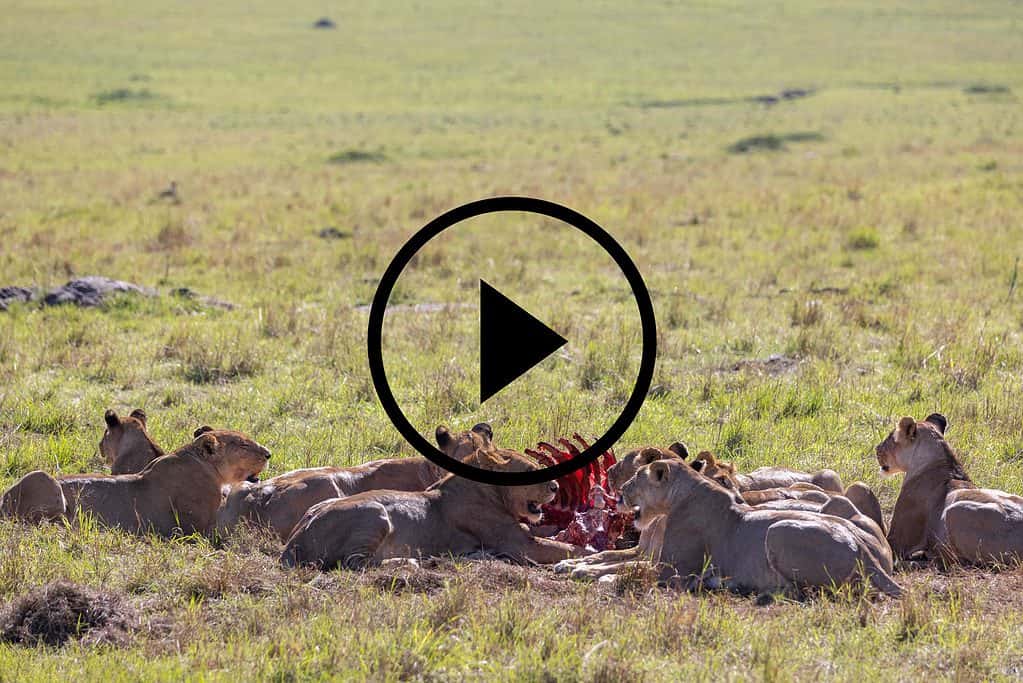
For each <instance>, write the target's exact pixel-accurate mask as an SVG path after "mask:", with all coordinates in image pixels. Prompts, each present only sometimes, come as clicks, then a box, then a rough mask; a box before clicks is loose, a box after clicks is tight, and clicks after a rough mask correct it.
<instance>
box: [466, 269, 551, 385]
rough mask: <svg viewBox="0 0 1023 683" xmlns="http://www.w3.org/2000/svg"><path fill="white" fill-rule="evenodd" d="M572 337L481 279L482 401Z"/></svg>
mask: <svg viewBox="0 0 1023 683" xmlns="http://www.w3.org/2000/svg"><path fill="white" fill-rule="evenodd" d="M567 343H568V340H567V339H565V338H564V337H562V336H561V335H560V334H558V333H557V332H555V331H554V330H552V329H551V328H549V327H547V326H546V325H544V324H543V323H542V322H540V321H539V320H537V319H536V318H534V317H533V316H531V315H530V314H529V313H527V312H526V311H525V310H524V309H523V308H522V307H521V306H519V305H518V304H516V303H515V302H514V301H512V300H511V299H509V298H508V297H506V296H505V295H504V294H501V293H500V292H499V291H497V290H496V289H494V288H493V287H491V286H490V285H489V284H487V283H486V282H484V281H483V280H480V403H483V402H484V401H486V400H487V399H488V398H490V397H491V396H493V395H494V394H496V393H497V392H499V391H501V389H504V388H505V387H506V386H508V385H509V384H511V383H512V382H514V381H515V380H516V379H518V378H519V377H521V376H522V375H523V374H525V373H526V372H527V371H529V369H530V368H532V367H533V366H534V365H536V364H537V363H539V362H540V361H542V360H543V359H544V358H546V357H547V356H549V355H551V354H552V353H554V352H555V351H557V350H558V349H560V348H561V347H562V346H564V345H565V344H567Z"/></svg>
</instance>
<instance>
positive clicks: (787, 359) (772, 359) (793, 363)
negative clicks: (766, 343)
mask: <svg viewBox="0 0 1023 683" xmlns="http://www.w3.org/2000/svg"><path fill="white" fill-rule="evenodd" d="M797 367H799V359H798V358H794V357H792V356H786V355H784V354H780V353H776V354H773V355H771V356H768V357H767V358H752V359H748V360H741V361H739V362H738V363H736V364H735V365H733V366H731V367H730V368H729V370H731V371H732V372H740V371H750V372H756V373H760V374H762V375H783V374H785V373H787V372H792V371H793V370H795V369H796V368H797Z"/></svg>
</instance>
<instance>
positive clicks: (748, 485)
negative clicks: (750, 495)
mask: <svg viewBox="0 0 1023 683" xmlns="http://www.w3.org/2000/svg"><path fill="white" fill-rule="evenodd" d="M696 461H702V462H704V463H705V465H704V466H703V469H702V470H701V472H702V473H703V474H704V476H706V477H709V478H711V479H713V480H714V481H716V482H718V483H719V484H721V485H722V486H724V487H725V488H734V489H736V490H738V491H741V492H743V493H745V492H746V491H759V490H762V489H773V488H784V487H788V486H792V485H793V484H799V483H806V484H813V485H814V486H818V487H820V488H821V489H823V490H824V491H832V492H834V493H842V492H843V486H842V478H841V477H840V476H839V475H838V473H837V472H835V471H834V470H820V471H818V472H800V471H799V470H793V469H789V468H787V467H758V468H757V469H755V470H753V471H752V472H750V473H749V474H741V473H739V472H738V471H737V470H736V468H735V465H733V464H732V463H730V462H725V461H723V460H718V459H717V458H715V457H714V454H712V453H711V452H709V451H703V452H702V453H700V454H699V455H698V456H696Z"/></svg>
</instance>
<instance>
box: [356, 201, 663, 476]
mask: <svg viewBox="0 0 1023 683" xmlns="http://www.w3.org/2000/svg"><path fill="white" fill-rule="evenodd" d="M503 211H517V212H521V213H533V214H539V215H542V216H547V217H549V218H554V219H556V220H559V221H561V222H563V223H567V224H569V225H571V226H572V227H574V228H576V229H577V230H580V231H581V232H583V233H584V234H586V235H587V236H588V237H589V238H590V239H592V240H594V241H595V242H596V243H597V244H599V245H600V246H601V247H602V248H603V249H604V251H606V252H607V253H608V254H609V255H610V256H611V258H612V259H613V260H614V262H615V263H616V264H617V265H618V267H619V268H620V269H621V271H622V273H623V274H624V275H625V278H626V280H628V282H629V286H630V287H631V288H632V296H633V297H634V298H635V300H636V304H637V306H638V307H639V318H640V323H641V325H642V336H643V352H642V355H641V357H640V363H639V373H638V375H637V377H636V383H635V385H634V386H633V388H632V393H631V394H630V396H629V400H628V401H627V402H626V403H625V407H624V408H623V409H622V412H621V413H620V414H619V415H618V419H616V420H615V421H614V423H612V425H611V427H610V428H608V430H607V431H606V432H605V433H604V435H603V436H601V437H600V438H599V439H597V440H596V441H595V442H594V443H592V444H590V447H589V448H587V449H586V450H584V451H583V452H582V453H581V454H579V455H577V456H575V457H574V458H572V459H570V460H566V461H565V462H560V463H558V464H556V465H551V466H550V467H545V468H543V469H539V470H533V471H530V472H495V471H491V470H483V469H479V468H478V467H473V466H472V465H467V464H465V463H463V462H461V461H460V460H455V459H454V458H450V457H448V456H447V455H446V454H445V453H444V452H443V451H441V450H440V449H439V448H437V447H436V446H434V445H433V444H432V443H430V442H429V441H428V440H427V439H426V438H425V437H424V436H423V435H422V434H420V433H419V432H418V431H417V430H416V428H415V427H413V426H412V423H411V422H409V421H408V418H406V417H405V413H404V412H402V410H401V407H400V406H399V405H398V402H397V401H396V400H395V398H394V394H393V393H391V387H390V385H389V384H388V383H387V373H386V371H385V370H384V359H383V346H382V336H383V325H384V312H385V310H386V308H387V302H388V300H389V299H390V297H391V292H392V291H393V289H394V285H395V284H396V283H397V281H398V277H400V275H401V273H402V271H403V270H404V269H405V267H406V266H407V265H408V264H409V262H410V261H411V260H412V258H413V257H414V256H415V255H416V253H417V252H418V251H419V250H420V249H422V248H423V247H424V246H425V245H426V243H427V242H429V241H430V240H432V239H433V238H434V237H436V236H437V235H439V234H440V233H441V232H443V231H444V230H447V229H448V228H450V227H451V226H453V225H455V224H457V223H460V222H462V221H464V220H467V219H469V218H475V217H476V216H481V215H484V214H488V213H499V212H503ZM367 345H368V348H369V370H370V374H371V376H372V378H373V387H374V389H376V392H377V398H379V399H380V404H381V405H382V406H383V408H384V412H385V413H387V416H388V417H389V418H390V420H391V422H392V423H393V424H394V426H395V427H396V428H397V429H398V432H400V433H401V435H402V436H403V437H404V438H405V440H406V441H408V442H409V444H411V445H412V447H413V448H415V449H416V450H417V451H419V452H420V453H421V454H423V456H425V457H426V458H427V459H428V460H430V461H431V462H433V463H434V464H436V465H438V466H439V467H442V468H444V469H445V470H447V471H448V472H451V473H453V474H457V475H458V476H460V477H465V478H467V479H472V480H473V481H478V482H480V483H483V484H494V485H498V486H527V485H531V484H540V483H543V482H545V481H551V480H553V479H557V478H558V477H563V476H565V475H566V474H570V473H572V472H575V471H576V470H578V469H581V468H583V467H585V466H586V465H588V464H590V463H591V462H593V461H594V460H596V459H597V458H598V457H600V455H601V454H603V453H604V452H605V451H607V450H608V449H609V448H611V447H612V446H613V445H614V444H615V443H617V441H618V439H620V438H621V437H622V435H623V434H624V433H625V430H626V429H628V428H629V425H631V424H632V422H633V420H635V419H636V416H637V415H638V414H639V410H640V408H641V407H642V406H643V402H644V401H645V400H646V395H647V392H648V391H649V390H650V382H651V380H652V379H653V376H654V364H655V363H656V359H657V322H656V320H655V319H654V306H653V303H652V302H651V300H650V293H649V292H648V291H647V288H646V283H644V282H643V277H642V276H641V275H640V273H639V269H638V268H636V264H635V263H633V261H632V259H631V258H629V255H628V254H627V253H626V252H625V249H623V248H622V246H621V245H620V244H618V242H616V241H615V239H614V238H613V237H612V236H611V235H610V233H608V232H607V231H606V230H604V229H603V228H602V227H600V226H599V225H597V224H596V223H594V222H593V221H592V220H590V219H589V218H587V217H586V216H584V215H582V214H581V213H578V212H577V211H573V210H572V209H569V208H568V207H565V206H562V205H560V204H555V203H554V202H549V201H547V200H544V199H537V198H535V197H519V196H505V197H489V198H486V199H480V200H477V201H474V202H469V203H468V204H463V205H462V206H459V207H456V208H454V209H451V210H450V211H447V212H445V213H443V214H441V215H440V216H438V217H436V218H434V219H433V220H432V221H430V222H429V223H427V224H426V225H425V226H424V227H423V228H422V229H420V230H419V232H417V233H416V234H414V235H413V236H412V237H411V238H410V239H409V240H408V242H406V243H405V244H404V245H403V246H402V248H401V249H400V250H399V251H398V253H397V254H395V256H394V258H393V259H392V260H391V263H390V264H389V265H388V266H387V270H385V271H384V275H383V277H381V278H380V283H379V284H378V285H377V290H376V293H375V294H374V295H373V303H372V304H371V305H370V309H369V331H368V335H367Z"/></svg>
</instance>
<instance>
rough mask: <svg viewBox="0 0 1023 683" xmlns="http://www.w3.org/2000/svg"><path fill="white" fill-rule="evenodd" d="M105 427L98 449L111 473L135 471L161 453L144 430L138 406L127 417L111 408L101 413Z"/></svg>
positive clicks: (130, 472) (142, 418) (143, 420)
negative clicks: (119, 414) (121, 415)
mask: <svg viewBox="0 0 1023 683" xmlns="http://www.w3.org/2000/svg"><path fill="white" fill-rule="evenodd" d="M103 420H104V421H105V422H106V430H105V431H104V432H103V438H102V439H100V442H99V452H100V453H102V454H103V457H104V458H105V459H106V461H107V463H109V465H110V473H111V474H134V473H136V472H141V471H142V470H143V469H144V468H145V466H146V465H148V464H149V463H151V462H152V461H153V460H156V459H157V458H159V457H160V456H162V455H163V449H162V448H160V447H159V446H157V445H156V444H155V443H154V442H153V440H152V439H151V438H149V432H147V431H146V413H145V411H143V410H142V409H141V408H136V409H135V410H133V411H131V414H130V415H129V416H128V417H124V418H122V417H119V416H118V415H117V413H115V412H114V411H113V410H108V411H107V412H106V413H105V414H104V415H103Z"/></svg>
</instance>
